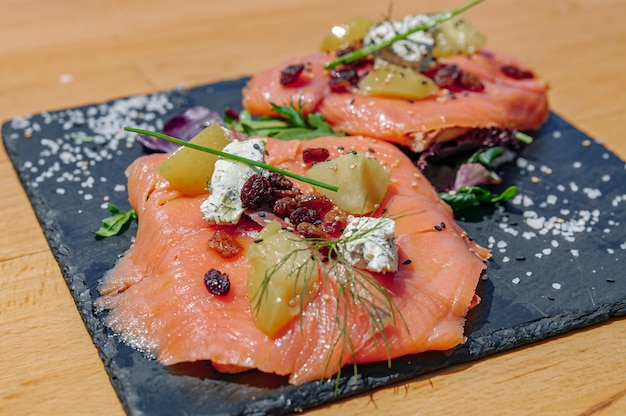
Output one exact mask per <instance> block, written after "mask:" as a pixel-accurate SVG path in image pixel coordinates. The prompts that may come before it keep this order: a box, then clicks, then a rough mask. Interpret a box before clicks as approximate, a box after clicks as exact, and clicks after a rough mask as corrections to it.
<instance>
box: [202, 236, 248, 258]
mask: <svg viewBox="0 0 626 416" xmlns="http://www.w3.org/2000/svg"><path fill="white" fill-rule="evenodd" d="M207 245H208V247H209V248H210V249H212V250H215V251H216V252H217V253H218V254H219V255H220V256H222V257H223V258H225V259H229V258H231V257H235V256H236V255H237V254H239V253H240V252H241V250H242V249H243V247H242V246H241V244H239V243H238V242H237V240H236V239H235V238H234V237H233V236H231V235H230V234H228V233H227V232H226V231H224V230H217V231H216V232H215V234H213V236H212V237H211V238H209V241H208V242H207Z"/></svg>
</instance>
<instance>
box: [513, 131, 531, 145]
mask: <svg viewBox="0 0 626 416" xmlns="http://www.w3.org/2000/svg"><path fill="white" fill-rule="evenodd" d="M515 138H516V139H517V140H519V141H520V142H522V143H525V144H531V143H532V142H533V138H532V137H531V136H529V135H528V134H526V133H522V132H521V131H516V132H515Z"/></svg>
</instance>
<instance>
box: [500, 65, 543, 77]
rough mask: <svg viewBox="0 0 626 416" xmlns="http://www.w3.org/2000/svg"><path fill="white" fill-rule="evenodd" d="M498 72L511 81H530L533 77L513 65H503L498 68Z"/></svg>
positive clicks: (528, 72) (530, 73) (531, 74)
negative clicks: (511, 79)
mask: <svg viewBox="0 0 626 416" xmlns="http://www.w3.org/2000/svg"><path fill="white" fill-rule="evenodd" d="M500 71H502V73H503V74H504V75H506V76H507V77H509V78H513V79H532V78H534V77H535V75H534V74H533V73H532V72H530V71H525V70H523V69H520V68H518V67H516V66H514V65H503V66H501V67H500Z"/></svg>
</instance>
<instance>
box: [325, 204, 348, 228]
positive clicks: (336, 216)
mask: <svg viewBox="0 0 626 416" xmlns="http://www.w3.org/2000/svg"><path fill="white" fill-rule="evenodd" d="M347 224H348V214H347V213H346V212H345V211H344V210H342V209H341V208H339V207H336V206H335V207H333V208H332V209H331V210H330V211H328V212H327V213H326V214H324V218H322V229H323V230H324V231H325V232H327V233H328V234H338V233H342V232H343V230H344V229H345V228H346V225H347Z"/></svg>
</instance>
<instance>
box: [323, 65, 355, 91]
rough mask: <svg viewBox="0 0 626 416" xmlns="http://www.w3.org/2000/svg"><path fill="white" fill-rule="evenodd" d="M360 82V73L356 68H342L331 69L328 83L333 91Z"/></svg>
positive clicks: (343, 89) (344, 88) (341, 89)
mask: <svg viewBox="0 0 626 416" xmlns="http://www.w3.org/2000/svg"><path fill="white" fill-rule="evenodd" d="M358 83H359V74H358V73H357V72H356V70H355V69H354V68H341V69H333V70H332V71H330V78H329V80H328V85H329V86H330V89H331V91H335V92H338V91H345V90H347V89H348V88H350V87H352V86H354V85H357V84H358Z"/></svg>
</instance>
